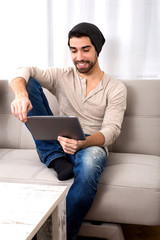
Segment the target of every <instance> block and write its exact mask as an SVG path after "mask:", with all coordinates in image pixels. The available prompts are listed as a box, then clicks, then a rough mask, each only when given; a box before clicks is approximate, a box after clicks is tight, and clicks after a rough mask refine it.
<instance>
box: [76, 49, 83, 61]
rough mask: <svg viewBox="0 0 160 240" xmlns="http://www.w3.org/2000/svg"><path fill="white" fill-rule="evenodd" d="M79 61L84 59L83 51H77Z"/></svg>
mask: <svg viewBox="0 0 160 240" xmlns="http://www.w3.org/2000/svg"><path fill="white" fill-rule="evenodd" d="M76 60H77V61H82V60H83V53H82V52H81V51H78V52H77V59H76Z"/></svg>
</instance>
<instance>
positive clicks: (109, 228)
mask: <svg viewBox="0 0 160 240" xmlns="http://www.w3.org/2000/svg"><path fill="white" fill-rule="evenodd" d="M78 235H79V236H83V237H93V238H94V237H96V238H103V239H106V240H124V236H123V232H122V229H121V226H120V225H119V224H113V223H101V224H99V225H94V224H92V223H91V222H84V223H83V224H82V226H81V228H80V231H79V234H78Z"/></svg>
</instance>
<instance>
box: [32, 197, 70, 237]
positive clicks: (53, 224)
mask: <svg viewBox="0 0 160 240" xmlns="http://www.w3.org/2000/svg"><path fill="white" fill-rule="evenodd" d="M44 239H45V240H66V200H65V199H63V200H62V201H61V202H60V203H59V204H58V206H57V207H56V208H55V209H54V211H53V213H52V214H51V216H50V217H49V218H48V219H47V220H46V222H45V223H44V224H43V226H42V227H41V229H40V230H39V231H38V233H37V240H44Z"/></svg>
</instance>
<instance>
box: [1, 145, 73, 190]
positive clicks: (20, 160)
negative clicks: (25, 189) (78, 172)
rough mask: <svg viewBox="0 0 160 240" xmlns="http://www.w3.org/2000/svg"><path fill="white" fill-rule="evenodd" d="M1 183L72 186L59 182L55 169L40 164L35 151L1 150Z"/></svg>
mask: <svg viewBox="0 0 160 240" xmlns="http://www.w3.org/2000/svg"><path fill="white" fill-rule="evenodd" d="M0 181H9V182H11V181H14V182H23V183H38V184H54V185H59V184H60V185H68V186H70V185H71V182H72V180H68V181H63V182H61V181H59V180H58V178H57V174H56V172H55V171H54V170H53V169H50V168H47V167H46V165H45V164H43V163H42V162H40V160H39V157H38V154H37V152H36V150H34V149H31V150H29V149H27V150H26V149H0Z"/></svg>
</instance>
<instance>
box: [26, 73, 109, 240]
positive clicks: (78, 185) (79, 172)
mask: <svg viewBox="0 0 160 240" xmlns="http://www.w3.org/2000/svg"><path fill="white" fill-rule="evenodd" d="M27 91H28V94H29V98H30V101H31V103H32V106H33V108H32V110H31V111H30V112H29V113H28V116H34V115H43V116H44V115H53V113H52V112H51V110H50V108H49V105H48V101H47V99H46V97H45V94H44V92H43V90H42V87H41V85H40V84H39V83H38V82H37V81H36V80H35V79H34V78H30V79H29V82H28V84H27ZM34 141H35V144H36V149H37V152H38V155H39V157H40V160H41V161H42V162H43V163H44V164H46V165H47V167H49V165H50V163H51V161H54V159H56V158H59V157H62V156H64V157H66V158H68V159H69V160H70V161H71V162H72V163H73V164H74V182H73V184H72V186H71V187H70V189H69V191H68V194H67V198H66V213H67V240H75V239H76V237H77V234H78V231H79V228H80V226H81V224H82V222H83V220H84V218H85V216H86V214H87V213H88V211H89V209H90V207H91V205H92V203H93V200H94V198H95V195H96V192H97V186H98V182H99V179H100V176H101V173H102V171H103V169H104V166H105V164H106V160H107V153H106V151H105V150H104V148H102V147H98V146H92V147H88V148H85V149H81V150H79V151H78V152H76V153H75V154H74V155H70V154H66V153H65V152H64V151H63V149H62V147H61V145H60V144H59V142H58V141H57V140H49V141H47V140H46V141H44V140H43V141H42V140H35V139H34Z"/></svg>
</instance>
